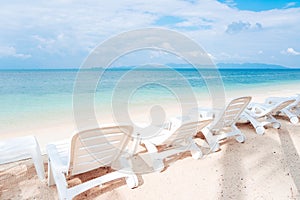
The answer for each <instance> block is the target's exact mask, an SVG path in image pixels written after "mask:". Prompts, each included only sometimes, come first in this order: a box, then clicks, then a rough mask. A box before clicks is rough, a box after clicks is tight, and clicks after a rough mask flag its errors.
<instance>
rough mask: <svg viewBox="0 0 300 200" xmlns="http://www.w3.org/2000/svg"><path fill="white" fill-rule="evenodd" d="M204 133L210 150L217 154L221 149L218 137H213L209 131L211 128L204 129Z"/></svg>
mask: <svg viewBox="0 0 300 200" xmlns="http://www.w3.org/2000/svg"><path fill="white" fill-rule="evenodd" d="M202 133H203V135H204V137H205V139H206V142H207V143H208V145H209V147H210V149H211V150H212V151H213V152H216V151H218V150H219V149H220V145H219V141H218V140H216V137H214V136H213V134H212V132H211V131H210V130H209V128H207V127H205V128H203V129H202Z"/></svg>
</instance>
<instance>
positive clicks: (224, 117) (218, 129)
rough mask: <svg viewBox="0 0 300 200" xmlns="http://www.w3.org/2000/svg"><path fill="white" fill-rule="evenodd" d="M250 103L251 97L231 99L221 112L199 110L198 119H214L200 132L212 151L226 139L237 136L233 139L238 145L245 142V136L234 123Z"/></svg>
mask: <svg viewBox="0 0 300 200" xmlns="http://www.w3.org/2000/svg"><path fill="white" fill-rule="evenodd" d="M250 101H251V97H240V98H237V99H233V100H232V101H231V102H230V103H229V104H228V105H227V106H226V107H225V108H224V109H222V110H221V111H220V110H219V111H213V110H204V109H199V112H200V115H201V116H200V117H204V116H206V117H207V116H213V117H214V120H213V121H212V123H211V124H209V125H208V126H207V127H205V128H204V129H203V130H202V133H203V135H204V136H205V139H206V141H207V143H208V144H209V146H210V149H211V150H212V151H217V150H219V148H220V145H219V142H220V141H221V140H224V139H226V138H228V137H233V136H237V137H236V138H235V139H236V140H237V141H238V142H240V143H242V142H244V141H245V135H244V134H243V133H242V132H241V131H240V130H239V129H238V128H237V127H236V122H237V120H238V119H239V117H240V115H241V114H242V112H243V111H244V110H245V108H246V107H247V105H248V104H249V102H250Z"/></svg>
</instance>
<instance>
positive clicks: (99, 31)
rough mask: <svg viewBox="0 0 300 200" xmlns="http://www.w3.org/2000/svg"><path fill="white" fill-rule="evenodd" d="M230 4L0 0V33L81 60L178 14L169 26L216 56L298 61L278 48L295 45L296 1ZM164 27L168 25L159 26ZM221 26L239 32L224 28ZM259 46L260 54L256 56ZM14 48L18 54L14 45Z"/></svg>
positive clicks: (169, 0) (34, 48)
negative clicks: (282, 5)
mask: <svg viewBox="0 0 300 200" xmlns="http://www.w3.org/2000/svg"><path fill="white" fill-rule="evenodd" d="M228 5H229V6H228ZM234 6H235V4H234V1H233V0H228V1H226V2H225V4H222V3H220V2H218V1H215V0H207V1H195V2H187V1H181V0H165V1H151V2H150V1H139V0H125V1H120V2H119V1H118V2H117V1H116V0H112V1H109V2H105V1H97V0H90V1H87V2H78V1H71V0H54V1H40V2H39V3H36V2H34V1H26V2H17V3H16V2H15V3H14V4H12V3H5V2H4V3H2V4H1V13H0V30H1V32H0V38H1V39H2V41H1V42H2V43H3V41H4V42H5V43H4V44H5V46H11V44H13V45H14V47H15V48H16V49H26V48H28V51H27V50H26V52H29V53H30V54H32V55H33V57H35V56H39V55H38V53H40V52H45V53H49V54H58V55H65V57H66V59H68V60H70V55H71V56H72V55H77V54H76V53H78V52H79V53H81V56H82V60H83V59H84V57H85V56H86V55H87V54H88V52H89V51H90V50H91V49H93V48H94V47H96V46H97V45H98V44H99V43H101V42H103V41H104V40H107V39H108V38H110V37H111V36H113V35H115V34H118V33H120V32H124V31H128V30H132V29H137V28H145V27H152V26H157V25H156V21H157V20H158V19H160V18H162V17H164V16H172V17H175V18H180V19H183V21H182V22H177V23H176V24H174V26H172V28H174V29H176V30H178V31H180V32H182V33H184V34H186V35H187V36H189V37H191V38H192V39H193V40H195V41H196V42H197V43H199V44H200V45H202V46H203V47H204V48H205V49H206V50H207V51H209V52H210V53H211V54H212V55H214V57H215V58H216V59H217V60H218V61H230V62H234V59H236V60H237V61H240V60H246V61H247V59H250V60H248V61H249V62H251V59H254V58H255V59H260V60H255V61H256V62H260V61H261V62H264V61H266V59H268V58H271V56H275V58H276V59H278V60H277V61H278V62H282V63H280V64H285V63H286V64H287V65H296V64H295V63H299V60H294V61H293V60H291V59H289V60H288V59H286V58H285V57H286V56H283V55H281V54H280V53H279V52H278V49H285V48H286V46H292V45H295V41H298V39H299V32H300V26H299V25H298V24H299V19H300V8H293V9H288V7H291V6H295V3H293V2H290V3H289V4H287V6H288V7H286V8H287V9H274V10H268V11H261V12H254V11H242V10H238V9H237V8H232V7H234ZM167 27H170V26H166V27H164V28H167ZM226 30H227V32H230V33H238V34H227V33H226ZM16 39H18V40H17V41H18V42H17V43H15V41H16ZM19 41H25V42H24V44H23V43H20V42H19ZM28 44H29V45H28ZM30 45H31V46H30ZM29 47H30V48H29ZM294 48H296V49H298V48H300V46H299V47H298V46H294ZM10 51H12V50H10ZM259 51H262V52H263V56H261V57H258V54H257V52H259ZM8 52H9V51H8ZM37 52H38V53H37ZM2 54H4V53H1V49H0V55H2ZM11 54H12V53H11ZM17 54H19V56H22V54H20V53H16V50H15V55H17ZM290 54H292V53H290ZM224 55H231V56H224ZM23 56H25V57H26V54H24V55H23ZM280 56H281V57H280ZM285 59H286V60H285ZM292 62H294V64H293V63H292ZM50 63H51V61H50Z"/></svg>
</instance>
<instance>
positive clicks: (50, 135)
mask: <svg viewBox="0 0 300 200" xmlns="http://www.w3.org/2000/svg"><path fill="white" fill-rule="evenodd" d="M283 91H284V92H283ZM297 93H299V90H298V88H297V85H296V84H277V85H271V86H266V87H263V88H259V89H258V88H256V87H254V88H248V89H247V90H243V89H239V90H227V91H226V90H225V98H226V101H227V102H228V101H229V100H230V99H233V98H238V97H241V96H252V102H263V101H264V99H266V98H267V97H271V96H279V97H288V96H293V95H296V94H297ZM198 95H199V94H198ZM199 96H200V95H199ZM201 98H202V99H200V101H199V99H198V105H199V106H200V107H203V108H210V107H212V105H211V100H210V97H209V96H208V94H206V96H201ZM152 103H153V102H152ZM154 105H157V104H150V103H149V105H142V104H140V105H133V106H132V105H130V106H129V116H130V117H131V119H132V121H133V122H136V123H145V122H147V121H149V120H150V119H149V113H150V108H151V107H152V106H154ZM161 106H162V107H163V108H164V109H165V111H166V119H169V118H170V117H174V116H178V115H181V106H180V104H179V103H178V102H176V101H175V102H174V101H172V102H170V103H168V102H167V101H166V102H163V103H161ZM189 106H190V105H187V108H192V107H189ZM95 109H96V118H97V120H98V123H100V124H105V123H115V120H114V117H113V116H112V111H111V110H110V109H105V107H103V106H98V107H96V108H95ZM104 109H105V110H104ZM33 116H34V114H33ZM2 126H3V125H2ZM74 130H76V124H75V122H74V117H73V112H72V110H65V111H63V112H60V110H54V111H52V114H49V113H43V116H42V117H41V116H38V119H32V118H26V119H23V121H22V120H21V122H19V123H18V121H16V123H10V125H9V126H7V127H2V128H1V131H0V135H1V138H2V139H9V138H13V137H19V136H25V135H35V136H36V138H37V140H38V142H39V144H40V147H41V150H42V153H43V154H44V153H45V146H46V144H47V143H49V142H54V141H59V140H64V139H67V138H71V136H72V134H73V132H74Z"/></svg>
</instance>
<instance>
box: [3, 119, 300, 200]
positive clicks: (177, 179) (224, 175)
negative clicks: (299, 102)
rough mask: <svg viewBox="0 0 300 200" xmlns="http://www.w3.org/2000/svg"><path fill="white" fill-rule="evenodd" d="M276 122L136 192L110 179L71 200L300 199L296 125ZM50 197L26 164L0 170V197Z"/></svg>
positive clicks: (172, 167)
mask: <svg viewBox="0 0 300 200" xmlns="http://www.w3.org/2000/svg"><path fill="white" fill-rule="evenodd" d="M280 121H281V122H282V124H283V127H282V128H281V129H280V130H277V129H272V128H270V129H267V130H266V134H265V135H264V136H259V135H256V134H255V133H254V130H253V129H252V128H251V127H250V126H249V125H241V126H240V128H241V130H242V131H243V132H244V133H245V135H246V137H247V140H246V142H245V143H244V144H239V143H237V142H236V141H235V140H234V139H229V140H227V141H226V142H225V143H224V144H222V145H221V151H219V152H216V153H210V154H208V155H206V156H204V157H203V158H202V159H200V160H193V159H192V158H191V157H190V155H189V154H183V155H181V156H180V157H178V158H176V159H175V160H173V161H172V162H171V163H169V167H167V168H166V169H165V171H163V172H161V173H157V172H156V173H151V174H145V175H142V176H141V177H139V178H140V179H141V181H140V182H141V183H140V186H139V187H138V188H136V189H129V188H127V186H126V185H125V182H124V180H122V181H114V182H112V183H110V184H105V185H104V186H103V187H102V188H99V187H96V188H93V189H91V190H89V191H87V192H85V193H83V194H81V195H80V196H78V198H77V199H82V198H83V197H84V198H87V199H102V200H104V199H146V200H147V199H149V200H152V199H170V200H171V199H195V200H196V199H197V200H198V199H278V200H279V199H280V200H281V199H300V194H299V192H298V191H299V189H300V170H299V169H300V157H299V152H300V135H299V134H298V133H299V132H300V125H296V126H295V125H291V124H290V123H288V122H286V121H284V120H280ZM197 141H198V142H199V141H200V139H197ZM203 151H204V152H207V149H203ZM101 170H102V171H101ZM104 171H105V170H104ZM97 173H100V174H101V173H103V169H100V170H98V172H93V173H88V174H85V175H84V176H79V177H78V176H77V177H73V178H72V179H71V180H70V181H69V183H70V184H72V183H74V182H78V181H80V179H81V180H85V179H88V177H89V176H93V175H94V176H95V174H97ZM297 189H298V191H297ZM56 198H57V192H56V188H55V187H50V188H48V187H47V185H46V183H45V182H41V181H39V180H38V178H37V175H36V173H35V171H34V167H33V165H32V163H31V162H30V161H21V162H16V163H11V164H7V165H2V166H1V167H0V199H56Z"/></svg>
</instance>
